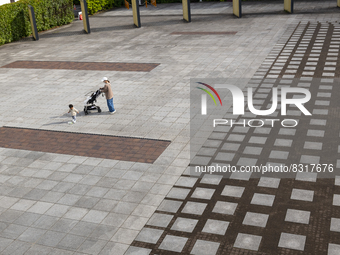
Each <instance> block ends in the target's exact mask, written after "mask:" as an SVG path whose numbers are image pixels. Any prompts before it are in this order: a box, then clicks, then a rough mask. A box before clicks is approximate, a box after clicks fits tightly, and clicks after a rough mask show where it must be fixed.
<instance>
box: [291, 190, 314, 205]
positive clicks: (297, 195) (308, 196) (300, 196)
mask: <svg viewBox="0 0 340 255" xmlns="http://www.w3.org/2000/svg"><path fill="white" fill-rule="evenodd" d="M313 198H314V191H313V190H304V189H293V190H292V195H291V197H290V199H294V200H301V201H309V202H312V201H313Z"/></svg>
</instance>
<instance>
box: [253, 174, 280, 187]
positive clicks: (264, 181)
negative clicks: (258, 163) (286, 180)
mask: <svg viewBox="0 0 340 255" xmlns="http://www.w3.org/2000/svg"><path fill="white" fill-rule="evenodd" d="M280 180H281V179H279V178H272V177H261V178H260V181H259V183H258V184H257V186H259V187H266V188H278V187H279V185H280Z"/></svg>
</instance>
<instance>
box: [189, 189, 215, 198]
mask: <svg viewBox="0 0 340 255" xmlns="http://www.w3.org/2000/svg"><path fill="white" fill-rule="evenodd" d="M214 193H215V190H214V189H206V188H196V189H195V190H194V193H193V194H192V195H191V197H193V198H199V199H211V198H212V196H213V195H214Z"/></svg>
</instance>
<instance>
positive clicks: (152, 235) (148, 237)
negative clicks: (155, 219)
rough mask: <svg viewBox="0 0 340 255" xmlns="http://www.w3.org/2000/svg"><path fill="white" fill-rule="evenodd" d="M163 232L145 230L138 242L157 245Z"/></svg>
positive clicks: (142, 231) (138, 237) (137, 238)
mask: <svg viewBox="0 0 340 255" xmlns="http://www.w3.org/2000/svg"><path fill="white" fill-rule="evenodd" d="M163 232H164V231H163V230H159V229H152V228H143V229H142V230H141V231H140V232H139V234H138V236H137V237H136V239H135V240H136V241H140V242H145V243H153V244H155V243H157V241H158V239H159V238H160V237H161V235H162V234H163Z"/></svg>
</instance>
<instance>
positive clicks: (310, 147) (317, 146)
mask: <svg viewBox="0 0 340 255" xmlns="http://www.w3.org/2000/svg"><path fill="white" fill-rule="evenodd" d="M303 148H304V149H308V150H322V143H318V142H305V144H304V146H303Z"/></svg>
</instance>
